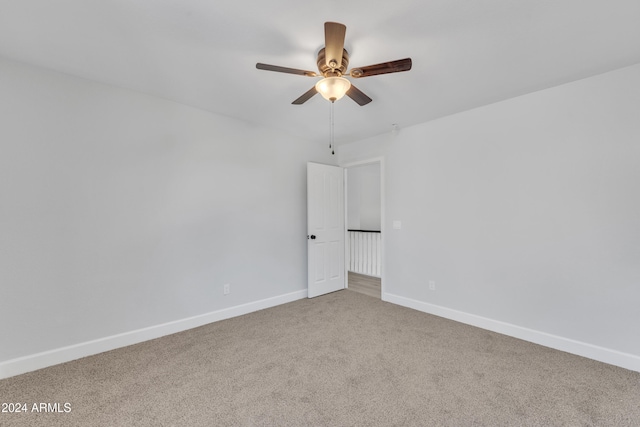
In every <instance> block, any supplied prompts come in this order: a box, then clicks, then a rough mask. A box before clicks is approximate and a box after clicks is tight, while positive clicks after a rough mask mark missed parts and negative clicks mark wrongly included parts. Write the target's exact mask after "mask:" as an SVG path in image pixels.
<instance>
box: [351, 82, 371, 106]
mask: <svg viewBox="0 0 640 427" xmlns="http://www.w3.org/2000/svg"><path fill="white" fill-rule="evenodd" d="M345 95H347V96H348V97H349V98H351V99H353V100H354V101H356V102H357V103H358V105H360V106H363V105H367V104H368V103H370V102H371V101H372V99H371V98H369V97H368V96H367V95H365V94H364V93H363V92H362V91H361V90H360V89H358V88H357V87H355V86H354V85H353V84H352V85H351V87H350V88H349V90H348V91H347V93H346V94H345Z"/></svg>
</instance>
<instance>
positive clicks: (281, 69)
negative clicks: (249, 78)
mask: <svg viewBox="0 0 640 427" xmlns="http://www.w3.org/2000/svg"><path fill="white" fill-rule="evenodd" d="M256 68H257V69H258V70H267V71H276V72H278V73H288V74H298V75H300V76H307V77H317V74H316V73H315V72H313V71H306V70H298V69H297V68H287V67H280V66H278V65H269V64H261V63H259V62H258V63H257V64H256Z"/></svg>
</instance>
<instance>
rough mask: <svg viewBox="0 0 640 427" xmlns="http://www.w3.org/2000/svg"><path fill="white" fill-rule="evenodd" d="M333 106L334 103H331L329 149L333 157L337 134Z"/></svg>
mask: <svg viewBox="0 0 640 427" xmlns="http://www.w3.org/2000/svg"><path fill="white" fill-rule="evenodd" d="M333 104H334V102H333V101H332V102H331V109H330V113H329V149H330V150H331V155H335V154H336V152H335V150H334V149H333V147H334V146H335V132H334V126H335V123H334V119H333V117H334V114H333Z"/></svg>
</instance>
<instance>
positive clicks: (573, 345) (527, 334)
mask: <svg viewBox="0 0 640 427" xmlns="http://www.w3.org/2000/svg"><path fill="white" fill-rule="evenodd" d="M382 300H383V301H387V302H390V303H393V304H398V305H401V306H403V307H408V308H412V309H414V310H418V311H422V312H425V313H429V314H433V315H436V316H440V317H444V318H446V319H451V320H455V321H456V322H460V323H465V324H467V325H471V326H476V327H478V328H482V329H486V330H489V331H493V332H498V333H500V334H504V335H508V336H511V337H514V338H519V339H521V340H525V341H529V342H532V343H535V344H540V345H543V346H545V347H550V348H553V349H556V350H560V351H564V352H567V353H571V354H576V355H578V356H582V357H586V358H589V359H593V360H597V361H600V362H604V363H608V364H610V365H615V366H620V367H622V368H625V369H630V370H632V371H637V372H640V356H636V355H633V354H629V353H623V352H620V351H617V350H611V349H608V348H604V347H599V346H597V345H593V344H588V343H585V342H580V341H576V340H572V339H569V338H564V337H560V336H557V335H552V334H547V333H545V332H540V331H536V330H533V329H528V328H523V327H521V326H516V325H512V324H510V323H505V322H501V321H498V320H493V319H488V318H486V317H482V316H476V315H475V314H469V313H465V312H462V311H458V310H453V309H451V308H447V307H442V306H439V305H435V304H430V303H426V302H422V301H418V300H414V299H411V298H405V297H401V296H398V295H393V294H389V293H385V294H384V295H383V296H382Z"/></svg>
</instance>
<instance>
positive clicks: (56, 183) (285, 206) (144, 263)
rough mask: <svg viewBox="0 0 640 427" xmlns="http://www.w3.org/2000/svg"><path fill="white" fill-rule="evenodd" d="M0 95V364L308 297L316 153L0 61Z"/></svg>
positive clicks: (322, 153) (322, 150) (215, 119)
mask: <svg viewBox="0 0 640 427" xmlns="http://www.w3.org/2000/svg"><path fill="white" fill-rule="evenodd" d="M0 93H1V94H2V96H0V121H1V126H0V145H1V150H0V153H1V155H0V195H1V200H0V228H1V233H0V235H1V236H2V237H1V238H0V262H1V265H0V286H1V292H0V343H1V345H0V362H2V361H6V360H9V359H13V358H18V357H21V356H27V355H31V354H34V353H38V352H43V351H48V350H52V349H57V348H60V347H63V346H69V345H73V344H77V343H83V342H87V341H90V340H95V339H99V338H102V337H107V336H111V335H114V334H120V333H124V332H127V331H132V330H135V329H138V328H145V327H150V326H154V325H158V324H162V323H164V322H170V321H174V320H177V319H183V318H187V317H190V316H197V315H200V314H202V313H208V312H212V311H214V310H220V309H224V308H227V307H234V306H238V305H240V304H245V303H249V302H252V301H258V300H262V299H266V298H270V297H274V296H278V295H282V294H286V293H290V292H295V291H298V290H304V289H306V277H307V272H306V266H307V261H306V246H307V242H306V239H305V236H306V162H307V161H317V162H323V163H331V162H332V161H333V160H332V158H331V156H330V154H329V152H328V150H327V149H326V147H324V145H322V146H315V145H313V144H311V143H309V142H306V141H300V140H298V139H294V138H292V137H290V136H288V135H287V134H284V133H280V132H276V131H272V130H268V129H265V128H261V127H258V126H253V125H250V124H248V123H243V122H239V121H235V120H232V119H229V118H225V117H222V116H217V115H214V114H210V113H207V112H205V111H201V110H197V109H194V108H190V107H187V106H184V105H180V104H176V103H172V102H169V101H166V100H162V99H158V98H154V97H149V96H144V95H141V94H138V93H135V92H131V91H127V90H124V89H118V88H114V87H110V86H106V85H100V84H96V83H92V82H89V81H86V80H81V79H77V78H74V77H70V76H66V75H62V74H56V73H52V72H49V71H46V70H43V69H38V68H34V67H28V66H24V65H21V64H18V63H14V62H8V61H3V60H0ZM225 283H230V284H231V294H230V295H228V296H223V292H222V286H223V284H225Z"/></svg>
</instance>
